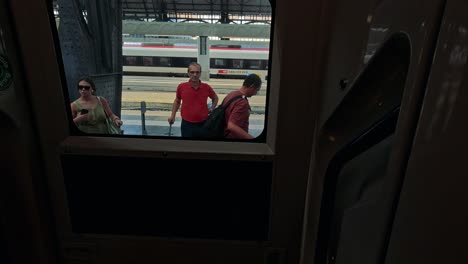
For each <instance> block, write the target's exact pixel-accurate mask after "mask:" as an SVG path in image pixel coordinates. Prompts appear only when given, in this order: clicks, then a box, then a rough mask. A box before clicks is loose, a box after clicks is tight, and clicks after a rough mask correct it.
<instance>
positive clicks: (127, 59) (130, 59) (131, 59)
mask: <svg viewBox="0 0 468 264" xmlns="http://www.w3.org/2000/svg"><path fill="white" fill-rule="evenodd" d="M124 65H137V57H135V56H124Z"/></svg>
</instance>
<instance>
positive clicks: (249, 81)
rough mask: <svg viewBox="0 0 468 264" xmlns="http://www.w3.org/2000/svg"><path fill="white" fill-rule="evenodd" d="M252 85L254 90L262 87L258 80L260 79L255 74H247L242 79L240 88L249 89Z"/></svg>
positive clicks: (260, 81)
mask: <svg viewBox="0 0 468 264" xmlns="http://www.w3.org/2000/svg"><path fill="white" fill-rule="evenodd" d="M252 84H253V85H254V87H255V88H257V89H258V88H260V86H262V79H260V77H259V76H258V75H257V74H254V73H252V74H249V75H248V76H247V77H246V78H245V79H244V83H243V84H242V86H245V87H249V86H251V85H252Z"/></svg>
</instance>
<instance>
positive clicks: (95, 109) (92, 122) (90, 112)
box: [71, 77, 123, 134]
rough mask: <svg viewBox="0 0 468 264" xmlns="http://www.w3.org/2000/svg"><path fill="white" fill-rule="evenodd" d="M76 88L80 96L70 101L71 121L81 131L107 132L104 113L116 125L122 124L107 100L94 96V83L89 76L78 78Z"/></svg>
mask: <svg viewBox="0 0 468 264" xmlns="http://www.w3.org/2000/svg"><path fill="white" fill-rule="evenodd" d="M77 88H78V91H79V93H80V98H78V99H77V100H75V101H74V102H72V103H71V110H72V116H73V122H74V123H75V124H76V126H77V127H78V128H79V129H80V130H81V131H83V132H86V133H93V134H107V133H108V128H107V125H106V115H107V116H109V117H110V118H111V119H112V120H113V121H114V123H115V124H116V125H117V126H119V127H120V126H121V125H122V124H123V122H122V120H120V118H119V117H118V116H116V115H115V114H114V113H113V112H112V110H111V109H110V107H109V104H108V103H107V100H106V99H105V98H104V97H102V96H95V95H94V93H95V92H96V85H95V84H94V81H93V80H92V79H91V78H89V77H85V78H81V79H80V80H78V83H77Z"/></svg>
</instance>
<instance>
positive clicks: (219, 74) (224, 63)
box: [122, 42, 269, 79]
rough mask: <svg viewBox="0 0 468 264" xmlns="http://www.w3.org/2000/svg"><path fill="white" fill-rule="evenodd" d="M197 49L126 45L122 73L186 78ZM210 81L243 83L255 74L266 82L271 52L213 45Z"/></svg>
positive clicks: (154, 45) (248, 46) (159, 45)
mask: <svg viewBox="0 0 468 264" xmlns="http://www.w3.org/2000/svg"><path fill="white" fill-rule="evenodd" d="M197 52H198V48H197V46H196V45H191V44H180V45H177V44H173V45H170V44H151V43H136V42H125V43H124V45H123V47H122V54H123V73H124V74H125V75H139V76H168V77H185V76H187V65H189V64H190V63H191V62H197ZM209 56H210V77H212V78H232V79H243V78H244V77H245V76H246V75H248V74H251V73H255V74H257V75H259V76H261V77H262V78H266V76H267V71H268V56H269V48H268V47H266V46H264V45H262V46H260V45H259V46H252V45H211V47H210V49H209Z"/></svg>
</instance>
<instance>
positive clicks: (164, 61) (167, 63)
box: [158, 57, 172, 67]
mask: <svg viewBox="0 0 468 264" xmlns="http://www.w3.org/2000/svg"><path fill="white" fill-rule="evenodd" d="M158 61H159V63H158V66H161V67H171V66H172V59H171V58H169V57H159V58H158Z"/></svg>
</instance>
